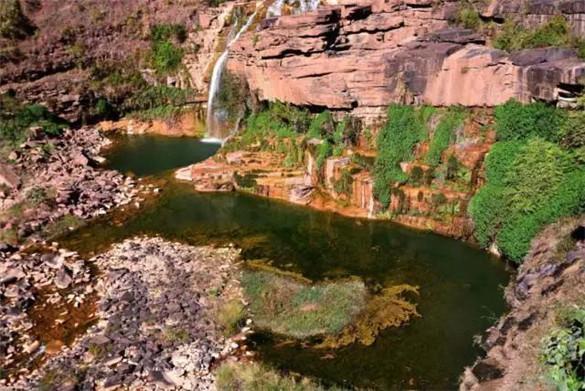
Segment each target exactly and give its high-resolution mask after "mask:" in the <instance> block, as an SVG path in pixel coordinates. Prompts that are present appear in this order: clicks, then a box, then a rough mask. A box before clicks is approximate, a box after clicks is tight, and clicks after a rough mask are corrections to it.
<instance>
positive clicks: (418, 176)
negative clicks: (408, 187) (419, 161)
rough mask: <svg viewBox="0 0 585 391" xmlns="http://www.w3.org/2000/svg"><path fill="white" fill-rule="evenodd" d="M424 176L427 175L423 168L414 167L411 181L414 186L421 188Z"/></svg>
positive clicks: (411, 171)
mask: <svg viewBox="0 0 585 391" xmlns="http://www.w3.org/2000/svg"><path fill="white" fill-rule="evenodd" d="M424 175H425V172H424V171H423V169H422V168H420V167H419V166H414V167H413V168H412V170H410V177H409V181H410V182H411V183H412V184H413V185H414V186H420V185H421V183H422V182H423V177H424Z"/></svg>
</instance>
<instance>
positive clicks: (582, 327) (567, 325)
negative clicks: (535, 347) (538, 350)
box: [542, 308, 585, 391]
mask: <svg viewBox="0 0 585 391" xmlns="http://www.w3.org/2000/svg"><path fill="white" fill-rule="evenodd" d="M542 345H543V346H542V360H543V363H544V365H545V367H546V368H547V372H548V377H549V379H550V380H551V382H552V383H553V385H554V386H555V387H556V388H557V389H558V390H566V391H578V390H583V389H584V388H585V309H583V308H578V309H575V310H573V311H571V312H570V313H569V314H568V315H567V316H566V317H565V319H563V320H562V322H561V324H560V327H558V328H556V329H555V330H553V331H552V332H551V333H550V335H548V336H547V337H545V338H544V339H543V342H542Z"/></svg>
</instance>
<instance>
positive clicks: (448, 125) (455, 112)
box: [425, 108, 465, 167]
mask: <svg viewBox="0 0 585 391" xmlns="http://www.w3.org/2000/svg"><path fill="white" fill-rule="evenodd" d="M464 119H465V113H464V111H462V110H461V109H458V108H454V109H453V108H452V109H449V111H447V112H446V113H445V114H444V115H443V116H442V117H441V120H440V122H439V124H438V125H437V128H436V129H435V132H434V134H433V138H432V140H431V144H430V147H429V152H428V153H427V155H426V156H425V163H426V164H428V165H430V166H433V167H436V166H438V165H439V163H440V162H441V156H442V154H443V152H444V151H445V149H447V147H449V145H450V144H451V143H452V142H453V139H454V137H455V130H456V129H457V128H458V127H459V126H461V125H462V124H463V120H464Z"/></svg>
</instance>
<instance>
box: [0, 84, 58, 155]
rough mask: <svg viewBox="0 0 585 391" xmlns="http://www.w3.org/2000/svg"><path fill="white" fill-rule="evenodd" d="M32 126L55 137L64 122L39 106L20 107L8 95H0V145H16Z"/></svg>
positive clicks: (22, 139)
mask: <svg viewBox="0 0 585 391" xmlns="http://www.w3.org/2000/svg"><path fill="white" fill-rule="evenodd" d="M32 126H39V127H41V128H43V131H44V133H45V134H47V135H49V136H57V135H59V134H60V133H61V131H62V130H63V128H64V126H65V122H64V121H62V120H60V119H59V118H58V117H57V116H55V115H54V114H52V113H50V112H49V110H47V108H46V107H44V106H41V105H36V104H32V105H22V104H20V102H18V101H17V100H16V99H14V98H13V97H11V96H8V95H0V143H2V142H6V143H8V144H10V145H16V144H19V143H21V142H22V141H24V139H25V138H26V137H27V131H28V129H29V128H30V127H32Z"/></svg>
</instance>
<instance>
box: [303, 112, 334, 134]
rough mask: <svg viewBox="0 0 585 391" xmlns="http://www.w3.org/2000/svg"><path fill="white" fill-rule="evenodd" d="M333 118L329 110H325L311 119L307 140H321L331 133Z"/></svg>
mask: <svg viewBox="0 0 585 391" xmlns="http://www.w3.org/2000/svg"><path fill="white" fill-rule="evenodd" d="M334 127H335V126H334V122H333V117H332V116H331V112H330V111H329V110H325V111H323V112H321V113H319V114H317V115H315V116H314V117H313V119H312V120H311V123H310V125H309V131H308V133H307V136H308V137H309V138H322V137H325V136H326V135H327V134H330V133H332V131H333V129H334Z"/></svg>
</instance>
